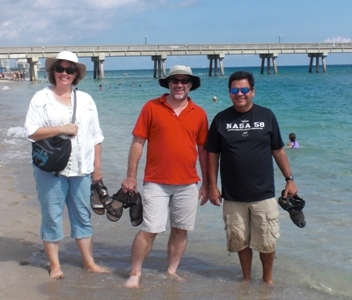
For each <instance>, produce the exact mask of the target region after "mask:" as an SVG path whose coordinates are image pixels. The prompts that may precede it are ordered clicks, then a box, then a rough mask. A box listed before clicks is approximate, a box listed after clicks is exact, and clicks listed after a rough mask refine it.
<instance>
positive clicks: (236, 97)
mask: <svg viewBox="0 0 352 300" xmlns="http://www.w3.org/2000/svg"><path fill="white" fill-rule="evenodd" d="M228 88H229V96H230V99H231V100H232V103H233V106H231V107H229V108H227V109H225V110H223V111H221V112H219V113H218V114H217V115H216V116H215V117H214V119H213V121H212V123H211V126H210V129H209V134H208V138H207V142H206V144H205V147H204V148H205V149H206V150H207V151H209V167H208V170H209V199H210V201H211V203H212V204H214V205H216V206H220V205H221V203H222V198H223V199H224V203H223V219H224V223H225V230H226V238H227V250H228V251H229V252H238V256H239V260H240V263H241V267H242V273H243V278H244V280H246V281H249V280H251V268H252V256H253V251H252V249H254V250H256V251H258V252H259V256H260V260H261V263H262V267H263V277H262V279H263V281H264V282H266V283H268V284H273V278H272V271H273V263H274V257H275V248H276V239H277V238H278V237H279V222H278V217H279V211H278V204H277V201H276V199H275V186H274V170H273V162H272V157H274V159H275V161H276V164H277V165H278V167H279V169H280V170H281V172H282V174H283V176H284V178H285V179H286V186H285V194H284V197H286V196H287V194H292V195H295V194H296V193H297V187H296V185H295V183H294V182H293V177H292V174H291V171H290V166H289V162H288V159H287V156H286V153H285V150H284V147H283V146H284V143H283V141H282V139H281V135H280V130H279V126H278V123H277V121H276V118H275V116H274V114H273V113H272V111H271V110H269V109H267V108H265V107H261V106H259V105H256V104H254V103H253V102H252V99H253V97H254V95H255V89H254V77H253V75H252V74H251V73H249V72H245V71H240V72H236V73H233V74H232V75H231V76H230V78H229V82H228ZM219 160H220V177H221V184H222V193H221V194H220V191H219V189H218V187H217V178H218V169H219Z"/></svg>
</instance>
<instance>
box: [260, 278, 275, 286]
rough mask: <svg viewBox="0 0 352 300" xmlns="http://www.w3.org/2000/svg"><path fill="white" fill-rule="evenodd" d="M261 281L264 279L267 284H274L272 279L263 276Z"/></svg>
mask: <svg viewBox="0 0 352 300" xmlns="http://www.w3.org/2000/svg"><path fill="white" fill-rule="evenodd" d="M263 281H264V282H265V283H267V284H269V285H274V282H273V280H272V279H264V278H263Z"/></svg>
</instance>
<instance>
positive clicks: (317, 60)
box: [308, 52, 328, 73]
mask: <svg viewBox="0 0 352 300" xmlns="http://www.w3.org/2000/svg"><path fill="white" fill-rule="evenodd" d="M327 56H328V54H327V53H326V52H323V53H308V57H309V58H310V62H309V69H308V72H309V73H312V68H313V60H314V58H315V72H316V73H319V58H321V61H322V65H323V72H324V73H325V72H326V61H325V57H327Z"/></svg>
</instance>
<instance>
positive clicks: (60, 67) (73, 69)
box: [55, 66, 77, 75]
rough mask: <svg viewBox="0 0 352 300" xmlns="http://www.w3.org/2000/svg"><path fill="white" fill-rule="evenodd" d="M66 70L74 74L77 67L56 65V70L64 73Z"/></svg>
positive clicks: (67, 72)
mask: <svg viewBox="0 0 352 300" xmlns="http://www.w3.org/2000/svg"><path fill="white" fill-rule="evenodd" d="M64 71H66V74H68V75H72V74H74V73H75V72H76V71H77V69H76V68H73V67H67V68H64V67H63V66H55V72H57V73H63V72H64Z"/></svg>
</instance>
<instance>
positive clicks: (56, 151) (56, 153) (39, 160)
mask: <svg viewBox="0 0 352 300" xmlns="http://www.w3.org/2000/svg"><path fill="white" fill-rule="evenodd" d="M76 106H77V99H76V91H75V90H74V104H73V114H72V124H73V123H75V120H76ZM71 150H72V144H71V139H63V138H61V137H59V136H54V137H51V138H47V139H44V140H41V141H37V142H34V143H32V162H33V164H34V165H35V166H37V167H38V168H39V169H41V170H43V171H46V172H55V173H56V175H58V172H60V171H62V170H64V169H65V168H66V166H67V163H68V160H69V159H70V155H71Z"/></svg>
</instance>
